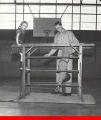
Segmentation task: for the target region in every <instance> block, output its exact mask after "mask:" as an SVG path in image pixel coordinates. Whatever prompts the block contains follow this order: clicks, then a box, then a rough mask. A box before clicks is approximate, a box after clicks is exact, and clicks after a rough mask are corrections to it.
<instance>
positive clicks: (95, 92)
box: [0, 79, 101, 116]
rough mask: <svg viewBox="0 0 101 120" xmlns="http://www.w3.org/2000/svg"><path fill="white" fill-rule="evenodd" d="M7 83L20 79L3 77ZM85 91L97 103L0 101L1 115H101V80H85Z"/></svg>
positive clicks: (3, 83)
mask: <svg viewBox="0 0 101 120" xmlns="http://www.w3.org/2000/svg"><path fill="white" fill-rule="evenodd" d="M0 81H1V86H2V85H5V84H8V85H9V84H10V85H13V86H14V85H19V80H16V79H12V80H11V79H3V80H0ZM83 92H84V93H89V94H91V95H92V96H93V97H94V98H95V100H96V104H95V105H81V104H59V103H57V104H56V103H11V102H0V116H101V80H100V79H85V80H83Z"/></svg>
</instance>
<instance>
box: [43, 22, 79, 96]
mask: <svg viewBox="0 0 101 120" xmlns="http://www.w3.org/2000/svg"><path fill="white" fill-rule="evenodd" d="M55 28H56V30H57V34H56V35H55V38H54V43H55V44H68V46H70V45H72V44H73V45H79V41H78V40H77V38H76V37H75V35H74V34H73V33H72V32H71V31H68V30H65V29H64V28H63V26H62V24H61V22H59V21H58V22H56V23H55ZM56 51H57V49H52V50H51V51H50V52H49V53H48V54H46V55H45V56H51V55H53V54H54V53H55V52H56ZM74 52H75V50H74V49H73V48H72V47H62V48H61V49H59V50H58V56H65V57H70V56H72V53H74ZM56 69H57V70H72V59H68V58H62V59H58V60H57V63H56ZM69 76H70V77H68V78H69V79H68V81H67V82H66V83H72V73H69ZM66 77H67V72H60V73H56V82H57V83H58V85H59V84H61V83H63V81H64V80H65V79H66ZM55 92H59V93H60V92H62V91H61V88H60V87H59V86H58V87H56V89H55ZM64 95H71V87H66V91H65V94H64Z"/></svg>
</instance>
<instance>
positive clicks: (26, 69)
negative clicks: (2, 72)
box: [20, 67, 30, 71]
mask: <svg viewBox="0 0 101 120" xmlns="http://www.w3.org/2000/svg"><path fill="white" fill-rule="evenodd" d="M20 70H23V69H22V67H21V68H20ZM26 70H27V71H29V70H30V69H29V68H28V67H26Z"/></svg>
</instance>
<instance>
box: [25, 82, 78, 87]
mask: <svg viewBox="0 0 101 120" xmlns="http://www.w3.org/2000/svg"><path fill="white" fill-rule="evenodd" d="M35 85H40V86H58V84H57V83H54V84H51V83H47V84H41V83H40V84H39V83H38V84H37V83H36V84H35V83H34V84H31V85H28V84H27V85H26V86H35ZM59 86H60V87H62V86H64V87H79V85H78V83H66V84H61V85H59Z"/></svg>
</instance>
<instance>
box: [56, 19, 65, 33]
mask: <svg viewBox="0 0 101 120" xmlns="http://www.w3.org/2000/svg"><path fill="white" fill-rule="evenodd" d="M55 29H56V30H57V31H58V32H62V30H63V27H62V23H61V22H60V21H57V22H55Z"/></svg>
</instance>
